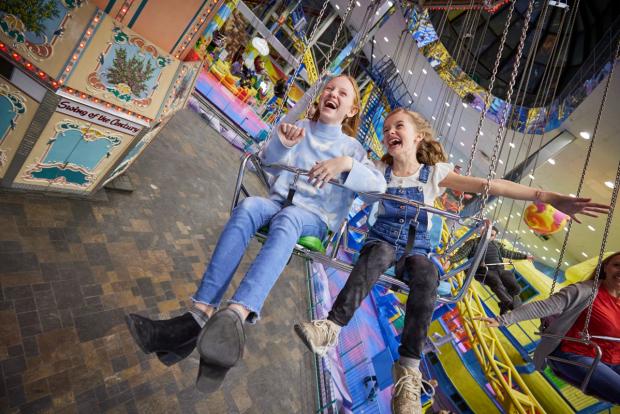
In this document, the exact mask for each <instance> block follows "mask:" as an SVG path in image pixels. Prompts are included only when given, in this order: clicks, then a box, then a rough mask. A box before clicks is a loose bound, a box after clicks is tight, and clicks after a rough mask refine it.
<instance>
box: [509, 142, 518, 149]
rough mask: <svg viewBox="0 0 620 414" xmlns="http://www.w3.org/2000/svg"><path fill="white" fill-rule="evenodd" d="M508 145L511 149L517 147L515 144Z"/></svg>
mask: <svg viewBox="0 0 620 414" xmlns="http://www.w3.org/2000/svg"><path fill="white" fill-rule="evenodd" d="M508 145H510V148H514V147H516V145H515V144H514V143H513V142H511V143H510V144H508Z"/></svg>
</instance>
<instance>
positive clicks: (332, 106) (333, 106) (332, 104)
mask: <svg viewBox="0 0 620 414" xmlns="http://www.w3.org/2000/svg"><path fill="white" fill-rule="evenodd" d="M324 106H325V108H329V109H338V105H337V104H336V102H334V101H327V102H325V105H324Z"/></svg>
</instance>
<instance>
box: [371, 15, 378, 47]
mask: <svg viewBox="0 0 620 414" xmlns="http://www.w3.org/2000/svg"><path fill="white" fill-rule="evenodd" d="M377 14H379V12H377ZM372 42H373V43H374V44H375V45H376V44H377V41H376V40H375V39H372Z"/></svg>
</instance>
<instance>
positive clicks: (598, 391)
mask: <svg viewBox="0 0 620 414" xmlns="http://www.w3.org/2000/svg"><path fill="white" fill-rule="evenodd" d="M551 355H553V356H556V357H558V358H562V359H567V360H569V361H575V362H581V363H583V364H587V365H589V366H591V365H592V361H593V360H594V358H592V357H588V356H584V355H578V354H573V353H570V352H563V351H561V350H560V347H558V348H557V349H556V350H555V351H553V353H552V354H551ZM549 365H551V367H552V368H553V371H554V372H556V373H557V374H558V375H559V376H561V377H562V378H565V379H566V380H567V381H569V382H571V383H573V384H581V382H583V379H584V378H585V376H586V372H587V371H588V368H584V367H579V366H576V365H572V364H567V363H563V362H559V361H551V360H549ZM586 391H587V393H588V394H591V395H594V396H597V397H599V398H602V399H604V400H606V401H609V402H611V403H612V404H620V364H618V365H610V364H606V363H604V362H603V361H601V362H599V363H598V365H597V366H596V369H595V370H594V373H593V374H592V377H591V378H590V382H588V387H587V389H586Z"/></svg>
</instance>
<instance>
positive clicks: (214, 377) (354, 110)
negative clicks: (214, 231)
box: [127, 75, 385, 392]
mask: <svg viewBox="0 0 620 414" xmlns="http://www.w3.org/2000/svg"><path fill="white" fill-rule="evenodd" d="M323 83H325V81H323ZM311 92H312V91H309V92H308V93H307V94H306V96H305V98H304V99H305V101H306V102H307V101H308V100H310V99H312V97H313V95H314V93H311ZM308 98H309V99H308ZM302 101H303V100H301V101H300V103H298V105H296V108H295V110H294V111H291V113H289V114H288V115H287V116H286V117H285V118H284V120H283V122H282V123H281V124H280V125H279V126H278V127H277V128H274V131H273V132H272V135H271V137H270V139H269V140H268V142H267V144H266V146H265V147H264V149H263V151H262V154H261V157H262V160H263V161H265V162H266V163H271V164H273V163H279V164H286V165H291V166H295V167H298V168H302V169H306V170H309V171H310V174H309V176H310V178H309V180H307V182H306V180H303V179H299V180H298V182H297V183H296V191H295V192H294V195H293V197H292V199H291V197H289V189H290V186H291V183H292V181H293V178H294V174H293V173H290V172H287V171H273V173H274V174H275V177H274V181H273V183H272V186H271V189H270V196H269V198H263V197H248V198H246V199H244V200H243V201H242V202H241V203H240V204H239V205H238V206H237V207H236V208H235V209H234V210H233V212H232V214H231V217H230V219H229V220H228V222H227V223H226V225H225V227H224V229H223V230H222V233H221V235H220V238H219V240H218V242H217V245H216V247H215V251H214V252H213V256H212V257H211V261H210V263H209V265H208V267H207V269H206V271H205V273H204V275H203V277H202V281H201V284H200V287H199V288H198V290H197V292H196V294H195V295H194V296H193V297H192V300H193V303H194V307H193V309H192V310H191V312H188V313H185V314H184V315H182V316H179V317H176V318H173V319H169V320H161V321H153V320H150V319H148V318H144V317H142V316H139V315H135V314H132V315H129V316H128V318H127V323H128V326H129V328H130V331H131V333H132V335H133V337H134V339H135V340H136V342H137V343H138V345H139V346H140V348H141V349H142V350H143V351H144V352H146V353H150V352H157V353H158V357H159V358H160V359H161V360H162V362H164V363H166V364H172V363H175V362H177V361H179V360H180V359H182V358H184V357H186V356H187V355H189V354H190V353H191V352H192V350H193V348H194V347H195V346H196V344H197V346H198V350H199V353H200V355H201V363H200V371H199V374H198V382H197V385H198V387H199V388H200V389H202V390H203V391H205V392H210V391H213V390H214V389H216V388H217V387H218V386H219V384H220V383H221V381H222V380H223V378H224V376H225V375H226V372H227V371H228V369H230V368H231V367H232V366H233V365H235V364H236V363H237V361H238V360H239V359H241V357H242V355H243V348H244V343H245V334H244V330H243V325H244V322H245V321H246V320H247V321H250V322H254V321H256V320H257V319H258V317H259V314H260V311H261V308H262V306H263V303H264V301H265V299H266V298H267V295H268V294H269V291H270V290H271V288H272V287H273V285H274V284H275V282H276V280H277V279H278V277H279V276H280V274H281V273H282V271H283V270H284V268H285V266H286V264H287V261H288V260H289V257H290V256H291V253H292V251H293V248H294V247H295V244H296V242H297V240H298V239H299V238H300V237H302V236H315V237H317V238H319V239H321V240H322V239H324V238H325V237H326V235H327V231H328V228H337V227H338V225H339V223H340V222H341V221H342V220H344V218H345V217H346V214H347V213H348V211H349V209H350V207H351V203H352V202H353V198H354V193H355V192H356V191H380V192H383V191H385V180H384V178H383V175H382V174H381V173H380V172H379V171H378V170H377V169H376V168H375V167H374V165H373V164H372V162H371V161H369V160H368V158H367V157H366V151H365V150H364V148H363V147H362V145H361V144H360V143H359V142H358V141H357V140H355V139H354V138H352V136H355V135H356V134H357V128H358V126H359V109H360V108H359V105H360V95H359V90H358V87H357V84H356V82H355V79H353V78H352V77H350V76H346V75H341V76H336V77H334V78H332V79H331V80H329V82H327V83H326V84H325V87H324V89H323V91H322V93H321V95H320V97H319V103H318V107H317V111H316V113H315V114H314V116H313V118H312V119H303V120H301V121H297V122H295V124H291V123H289V122H291V120H295V119H297V117H298V115H299V113H300V112H301V111H302V110H303V109H305V107H306V106H307V105H306V104H305V102H302ZM276 131H277V132H276ZM332 178H340V179H342V182H343V184H344V186H345V187H346V188H341V187H337V186H330V185H327V186H324V184H325V183H326V182H328V181H329V180H330V179H332ZM265 225H269V233H268V236H267V239H266V241H265V243H264V245H263V246H262V248H261V250H260V252H259V253H258V255H257V257H256V258H255V259H254V262H253V263H252V265H251V266H250V268H249V270H248V271H247V273H246V274H245V276H244V277H243V279H242V280H241V282H240V284H239V287H238V288H237V290H236V292H235V293H234V295H233V297H232V299H231V300H230V301H229V302H228V306H227V307H225V308H223V309H220V310H218V311H217V312H216V309H217V308H218V307H219V305H220V302H221V300H222V297H223V295H224V292H225V291H226V289H227V288H228V286H229V284H230V282H231V280H232V277H233V275H234V274H235V271H236V270H237V267H238V266H239V263H240V261H241V258H242V257H243V254H244V252H245V250H246V248H247V246H248V244H249V242H250V239H251V238H252V236H253V235H254V234H255V233H256V231H257V230H258V229H260V228H261V227H263V226H265ZM201 328H202V329H201ZM199 334H200V336H199ZM197 338H198V339H197Z"/></svg>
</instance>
